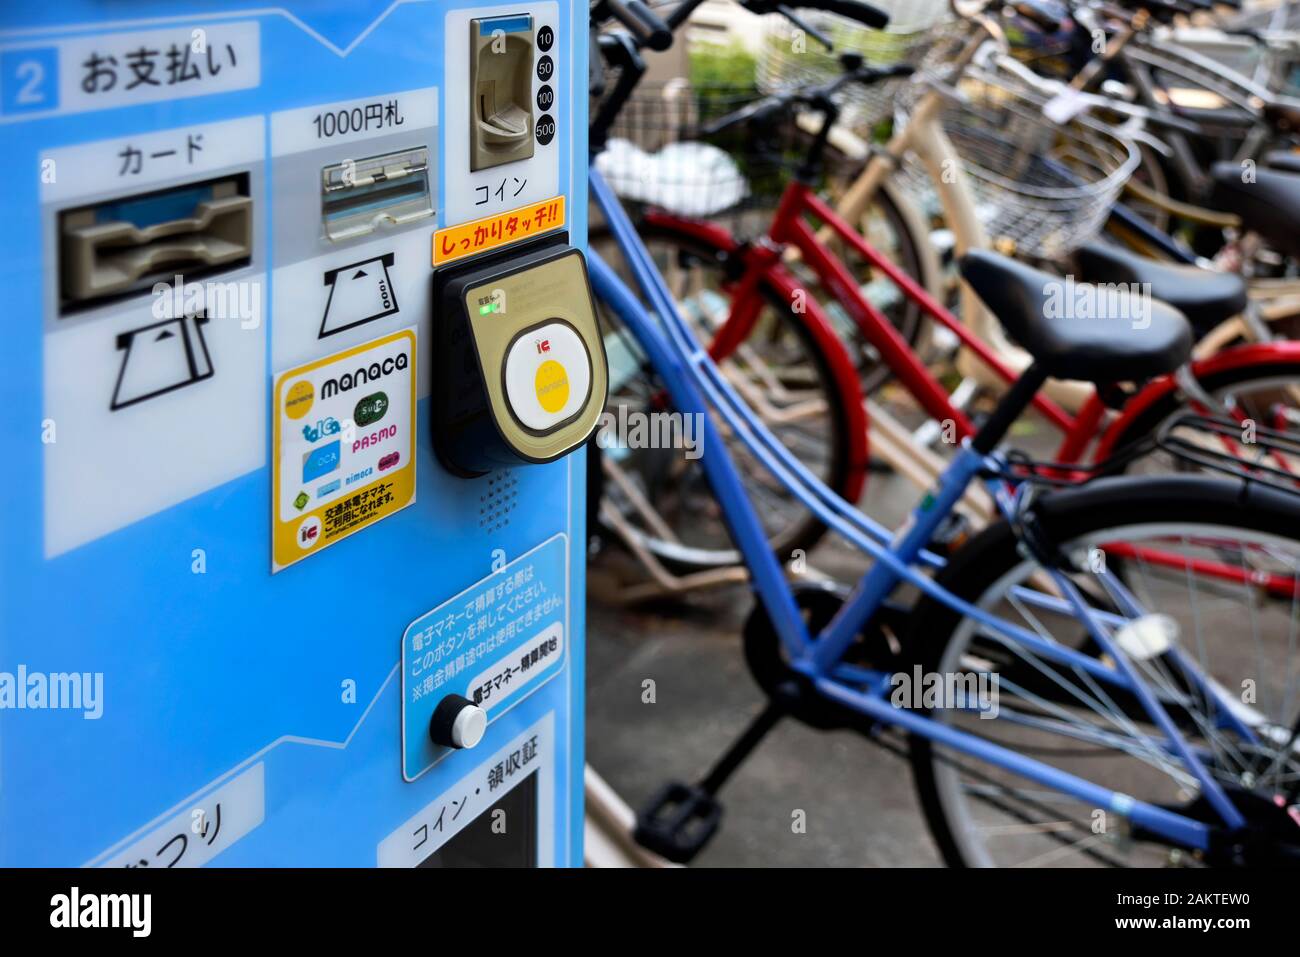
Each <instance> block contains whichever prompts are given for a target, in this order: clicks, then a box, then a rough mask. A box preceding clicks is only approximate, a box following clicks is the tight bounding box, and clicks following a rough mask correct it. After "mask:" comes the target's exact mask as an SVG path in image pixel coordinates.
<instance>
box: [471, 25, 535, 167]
mask: <svg viewBox="0 0 1300 957" xmlns="http://www.w3.org/2000/svg"><path fill="white" fill-rule="evenodd" d="M469 29H470V96H471V98H472V104H471V111H470V116H471V118H472V119H471V121H470V170H471V171H475V172H477V171H478V170H481V169H490V168H491V167H493V166H500V165H501V164H502V163H512V162H514V161H515V160H521V159H528V158H529V157H530V156H532V155H533V94H532V91H533V78H532V72H533V18H532V17H531V16H528V15H527V14H523V15H518V16H505V17H487V18H483V19H479V20H471V21H470V23H469Z"/></svg>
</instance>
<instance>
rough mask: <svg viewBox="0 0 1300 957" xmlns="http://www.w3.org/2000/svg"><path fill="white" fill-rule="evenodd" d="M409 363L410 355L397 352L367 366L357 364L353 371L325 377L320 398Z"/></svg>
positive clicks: (375, 378) (387, 374)
mask: <svg viewBox="0 0 1300 957" xmlns="http://www.w3.org/2000/svg"><path fill="white" fill-rule="evenodd" d="M410 364H411V359H410V357H409V356H408V355H407V354H406V353H405V352H399V353H398V354H397V355H396V356H389V357H388V358H386V359H377V360H375V361H374V362H372V363H370V365H368V366H357V368H356V370H355V371H353V372H345V373H343V374H342V375H341V376H338V377H337V378H333V379H326V380H325V382H324V384H323V385H321V388H320V394H321V398H322V399H328V398H329V397H330V396H332V395H338V394H339V393H340V392H347V391H349V390H351V389H355V388H356V387H357V386H359V385H365V384H366V383H367V382H374V381H375V380H377V379H382V378H383V377H384V376H389V375H392V374H393V373H394V372H401V371H402V370H403V369H405V368H407V367H408V366H409V365H410Z"/></svg>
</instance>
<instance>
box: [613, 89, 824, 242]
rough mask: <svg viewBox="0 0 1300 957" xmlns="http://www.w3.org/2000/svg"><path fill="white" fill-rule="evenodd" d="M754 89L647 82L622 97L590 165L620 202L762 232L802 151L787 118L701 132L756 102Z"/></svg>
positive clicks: (735, 228)
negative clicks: (605, 138) (602, 146)
mask: <svg viewBox="0 0 1300 957" xmlns="http://www.w3.org/2000/svg"><path fill="white" fill-rule="evenodd" d="M763 97H764V94H761V93H758V92H757V91H755V90H754V89H753V88H736V87H692V86H691V85H690V83H689V82H687V81H686V80H683V79H678V80H671V81H669V82H668V83H666V84H662V85H660V86H651V85H647V86H645V87H644V88H641V89H638V91H637V92H636V93H635V94H634V95H633V96H632V97H631V98H629V100H628V101H627V103H626V105H625V106H624V107H623V109H622V111H621V112H620V113H619V116H618V118H617V120H616V121H615V122H614V124H613V127H612V128H611V130H610V136H609V140H608V145H607V148H606V149H605V151H604V152H602V153H601V154H599V155H598V156H597V157H596V158H595V160H594V161H593V162H594V165H595V167H596V169H597V170H598V171H599V172H600V173H601V174H602V175H603V176H604V177H605V180H606V181H607V182H608V183H609V184H610V186H611V188H612V189H613V190H614V192H616V193H617V194H618V196H619V198H620V199H622V200H623V201H624V202H626V203H631V204H640V205H648V206H655V207H659V208H662V209H666V210H668V211H669V212H672V213H676V214H678V215H681V216H689V217H708V218H712V219H715V220H716V219H729V220H730V221H731V222H730V225H731V226H732V228H733V230H735V231H737V232H742V233H743V232H746V231H747V227H749V228H752V229H759V230H761V229H763V228H765V227H766V223H767V220H768V219H770V217H771V214H772V211H773V210H774V208H775V205H776V203H777V201H778V199H779V198H780V195H781V191H782V189H783V188H784V186H785V184H786V182H787V181H788V179H789V177H790V174H791V171H792V170H793V169H794V168H795V167H796V166H797V165H798V163H799V161H800V160H801V159H802V158H803V156H804V155H805V153H806V150H805V149H804V148H803V146H802V143H801V136H802V134H800V133H799V131H798V129H797V128H796V127H795V125H794V124H792V123H790V122H788V117H782V118H780V120H779V121H777V122H773V123H769V124H763V125H759V124H756V123H748V124H742V125H740V126H737V127H733V128H731V129H728V130H724V131H723V132H721V133H717V134H710V135H707V136H706V135H705V131H706V130H707V128H708V127H709V125H710V124H711V123H713V122H714V121H715V120H718V119H720V118H722V117H723V116H727V115H729V114H731V113H733V112H734V111H736V110H739V109H742V108H744V107H746V106H748V105H750V104H751V103H755V102H757V101H758V100H761V99H762V98H763Z"/></svg>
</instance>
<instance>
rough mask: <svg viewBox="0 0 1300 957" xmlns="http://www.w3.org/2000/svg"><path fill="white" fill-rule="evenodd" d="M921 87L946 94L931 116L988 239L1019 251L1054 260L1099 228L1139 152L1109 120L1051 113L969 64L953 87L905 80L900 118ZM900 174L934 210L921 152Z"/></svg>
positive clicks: (1031, 96) (1036, 98)
mask: <svg viewBox="0 0 1300 957" xmlns="http://www.w3.org/2000/svg"><path fill="white" fill-rule="evenodd" d="M928 90H935V91H937V92H938V94H939V95H940V96H941V97H942V98H943V105H942V107H941V109H940V111H939V116H938V119H939V122H940V123H941V124H942V126H943V130H944V132H945V133H946V134H947V137H948V139H949V140H950V141H951V143H952V145H953V147H954V149H955V151H956V155H957V157H958V158H959V161H960V165H961V168H962V171H964V173H965V175H966V182H967V184H968V185H969V187H970V192H971V194H972V197H973V199H974V202H975V206H976V211H977V214H978V216H979V218H980V221H981V222H982V223H983V225H984V228H985V231H986V232H987V234H988V237H989V239H990V240H991V241H992V242H993V243H994V244H995V245H1000V246H1008V245H1010V246H1011V247H1012V248H1013V249H1014V250H1015V251H1016V252H1017V253H1018V254H1023V255H1028V256H1035V257H1038V258H1041V259H1059V258H1061V257H1062V256H1065V255H1067V254H1068V253H1070V252H1072V251H1073V250H1074V249H1077V248H1078V247H1079V246H1081V245H1083V244H1084V243H1086V242H1088V241H1090V240H1091V239H1093V238H1094V237H1096V235H1097V234H1098V233H1099V232H1100V231H1101V229H1102V226H1103V225H1104V224H1105V222H1106V218H1107V216H1108V215H1109V214H1110V210H1111V207H1112V206H1113V205H1114V202H1115V199H1116V197H1117V196H1118V195H1119V192H1120V190H1121V189H1123V187H1124V184H1125V183H1126V182H1127V181H1128V179H1129V177H1130V176H1131V175H1132V174H1133V172H1134V170H1136V169H1137V167H1138V163H1139V162H1140V159H1141V154H1140V153H1139V151H1138V148H1137V146H1136V144H1134V143H1133V142H1132V141H1131V140H1129V139H1127V138H1126V137H1124V136H1122V135H1121V134H1120V133H1118V132H1117V131H1116V130H1115V129H1113V128H1111V127H1109V126H1107V125H1106V124H1104V123H1102V122H1100V121H1098V120H1096V119H1094V118H1092V117H1090V116H1087V115H1085V114H1080V115H1077V116H1075V117H1074V118H1072V119H1070V120H1068V121H1066V122H1063V123H1057V122H1054V121H1053V120H1052V119H1049V118H1048V116H1046V115H1045V114H1044V108H1045V107H1046V106H1047V103H1048V101H1047V100H1046V99H1044V98H1043V97H1042V96H1040V95H1039V94H1037V93H1036V92H1031V91H1029V90H1027V89H1025V88H1024V87H1023V86H1022V85H1020V84H1017V83H1015V82H1013V81H1012V80H1010V79H1007V78H1005V77H1003V76H1002V75H1000V74H993V73H989V72H986V71H983V70H980V71H976V70H970V71H968V72H967V74H966V75H965V77H964V78H963V79H962V80H961V81H960V83H959V85H958V86H957V87H952V86H948V85H946V84H944V83H942V82H941V81H938V80H937V79H935V78H934V77H930V78H928V79H927V81H926V82H924V83H915V84H912V85H911V86H909V87H905V88H904V90H903V91H902V94H901V95H900V97H899V103H898V106H899V116H898V119H897V120H896V122H897V123H899V124H904V123H906V122H908V121H909V119H910V113H911V110H912V109H913V107H914V106H915V104H916V102H917V101H918V100H919V98H920V97H921V96H923V95H925V93H926V92H927V91H928ZM901 173H902V176H903V181H904V182H905V183H906V184H907V186H908V188H909V191H910V192H912V194H913V196H914V198H915V199H916V200H917V201H918V205H919V206H920V207H921V208H922V209H925V210H927V211H930V212H932V213H933V212H937V210H938V202H937V199H936V192H935V184H934V183H933V182H932V181H931V179H930V175H929V173H928V172H927V170H926V169H925V167H924V166H923V164H922V163H921V161H920V159H919V158H918V157H916V156H915V155H914V154H908V155H907V156H906V157H905V158H904V162H903V164H902V169H901ZM952 174H953V171H951V170H944V171H943V175H952Z"/></svg>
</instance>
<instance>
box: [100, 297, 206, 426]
mask: <svg viewBox="0 0 1300 957" xmlns="http://www.w3.org/2000/svg"><path fill="white" fill-rule="evenodd" d="M207 322H208V320H207V318H206V317H205V316H203V315H197V314H196V315H189V316H183V317H181V318H179V319H164V320H162V321H161V322H155V323H152V324H150V325H147V326H141V327H139V328H137V329H131V330H128V331H127V332H123V333H121V334H120V335H118V337H117V340H116V345H117V349H118V350H119V351H120V352H121V353H122V364H121V366H120V367H119V368H118V372H117V382H116V384H115V385H114V387H113V398H112V400H111V402H110V403H109V411H110V412H116V411H118V410H119V409H125V408H127V407H128V406H132V405H135V404H137V403H139V402H144V401H145V400H147V399H153V398H157V397H158V396H160V395H166V394H167V393H169V392H174V391H175V390H177V389H182V388H184V387H185V386H188V385H193V384H194V383H196V382H202V381H203V380H204V379H210V378H211V377H212V372H213V369H212V357H211V355H209V353H208V344H207V340H205V339H204V337H203V327H204V326H205V325H207Z"/></svg>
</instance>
